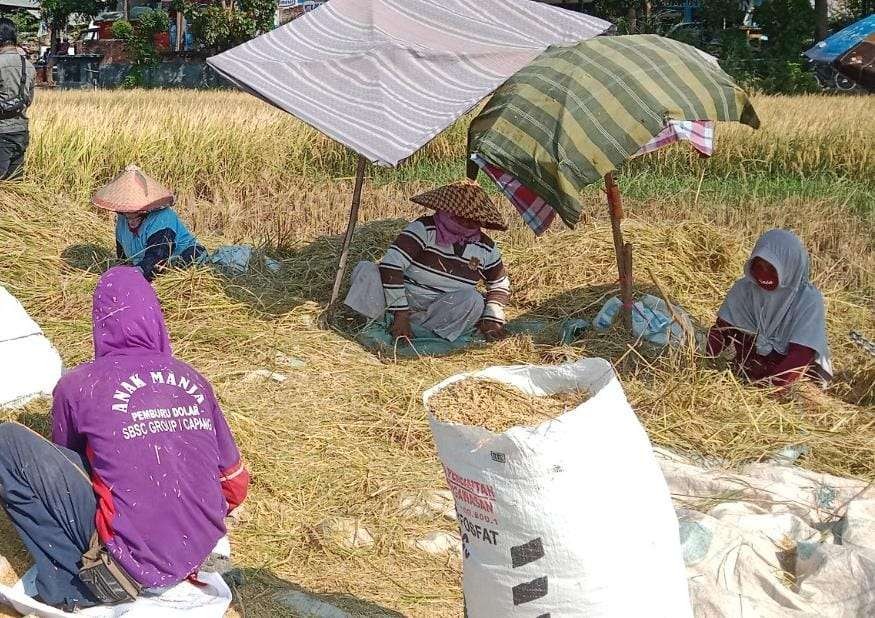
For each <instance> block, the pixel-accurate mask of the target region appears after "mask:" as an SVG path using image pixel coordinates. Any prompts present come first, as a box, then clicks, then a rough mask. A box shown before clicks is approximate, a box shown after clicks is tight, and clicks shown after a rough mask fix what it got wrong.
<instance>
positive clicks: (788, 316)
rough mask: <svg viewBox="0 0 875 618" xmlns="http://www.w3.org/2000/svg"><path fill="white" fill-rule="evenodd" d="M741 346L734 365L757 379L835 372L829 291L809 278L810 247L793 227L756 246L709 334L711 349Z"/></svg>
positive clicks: (782, 381) (821, 377) (777, 381)
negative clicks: (828, 322) (828, 336)
mask: <svg viewBox="0 0 875 618" xmlns="http://www.w3.org/2000/svg"><path fill="white" fill-rule="evenodd" d="M729 345H732V346H733V347H734V348H735V358H734V360H733V366H734V368H735V369H736V371H737V372H738V373H739V374H740V375H742V376H743V377H745V378H747V379H748V380H751V381H763V382H767V383H770V384H773V385H775V386H786V385H788V384H790V383H792V382H795V381H796V380H798V379H799V378H801V377H803V376H807V377H811V378H814V379H816V380H818V381H821V382H826V381H828V380H829V379H830V378H832V363H831V362H830V355H829V344H828V343H827V339H826V310H825V309H824V305H823V296H821V294H820V291H819V290H818V289H817V288H816V287H814V285H813V284H812V283H811V280H810V279H809V271H808V252H807V251H806V250H805V247H804V246H803V244H802V241H801V240H799V238H798V237H797V236H796V235H795V234H793V233H792V232H789V231H787V230H770V231H768V232H766V233H765V234H763V235H762V236H761V237H760V239H759V240H758V241H757V243H756V246H754V249H753V252H752V253H751V256H750V259H749V260H748V261H747V264H746V265H745V267H744V276H743V277H742V278H741V279H739V280H738V281H736V282H735V285H733V286H732V288H731V289H730V290H729V294H727V296H726V300H724V301H723V306H722V307H720V311H719V312H718V313H717V324H716V325H715V326H714V327H712V328H711V332H710V333H709V336H708V352H709V353H710V354H711V355H713V356H717V355H719V354H720V353H721V352H722V351H723V349H724V348H726V347H727V346H729Z"/></svg>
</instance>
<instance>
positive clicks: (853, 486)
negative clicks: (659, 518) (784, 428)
mask: <svg viewBox="0 0 875 618" xmlns="http://www.w3.org/2000/svg"><path fill="white" fill-rule="evenodd" d="M657 456H658V458H659V461H660V465H661V467H662V470H663V472H664V475H665V478H666V480H667V481H668V485H669V487H670V489H671V492H672V494H673V496H674V499H675V502H676V505H677V506H678V507H679V508H678V516H679V519H680V530H681V541H682V544H683V549H684V560H685V562H686V565H687V573H688V576H689V583H690V596H691V599H692V602H693V607H694V611H695V614H696V616H697V617H701V618H706V617H707V618H742V617H744V618H748V617H751V616H756V617H758V618H772V617H775V618H777V617H782V618H783V617H793V618H802V617H806V618H808V617H810V618H815V617H817V618H824V617H836V618H838V617H841V618H844V617H847V618H850V617H855V618H856V617H864V616H865V617H868V616H875V489H873V488H872V487H871V486H868V485H867V484H865V483H863V482H861V481H856V480H851V479H843V478H839V477H835V476H830V475H827V474H817V473H814V472H810V471H808V470H804V469H801V468H798V467H794V466H789V465H782V464H779V463H753V464H749V465H746V466H744V467H742V468H741V469H740V470H738V471H734V472H728V471H726V470H723V469H721V467H720V466H719V465H711V466H709V465H707V464H704V465H696V464H694V463H693V462H692V461H690V460H689V459H687V458H684V457H681V456H678V455H676V454H673V453H670V452H668V451H663V450H657Z"/></svg>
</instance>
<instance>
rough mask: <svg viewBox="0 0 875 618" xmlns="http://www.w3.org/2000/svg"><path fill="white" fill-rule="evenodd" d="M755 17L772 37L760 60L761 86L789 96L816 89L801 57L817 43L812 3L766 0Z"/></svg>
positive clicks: (769, 36)
mask: <svg viewBox="0 0 875 618" xmlns="http://www.w3.org/2000/svg"><path fill="white" fill-rule="evenodd" d="M753 17H754V21H756V23H757V24H758V25H759V27H760V28H762V31H763V34H765V35H766V36H767V37H768V44H767V46H766V47H765V49H764V53H763V56H762V58H761V59H760V61H759V69H758V77H759V83H758V86H759V87H761V88H762V89H764V90H766V91H769V92H784V93H788V94H795V93H800V92H810V91H813V90H816V89H817V83H816V81H815V79H814V76H813V75H812V74H811V73H809V72H807V71H806V70H805V68H804V65H803V62H802V58H801V54H802V52H803V51H804V50H805V49H806V48H807V47H808V46H809V45H811V44H812V43H813V40H812V34H813V33H814V25H815V15H814V9H813V8H812V7H811V4H810V2H809V0H766V2H764V3H763V4H761V5H760V6H758V7H757V8H756V9H755V10H754V15H753Z"/></svg>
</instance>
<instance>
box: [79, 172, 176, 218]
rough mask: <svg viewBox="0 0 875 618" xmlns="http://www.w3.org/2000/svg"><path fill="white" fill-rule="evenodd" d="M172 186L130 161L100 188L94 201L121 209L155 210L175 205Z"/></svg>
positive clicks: (115, 209)
mask: <svg viewBox="0 0 875 618" xmlns="http://www.w3.org/2000/svg"><path fill="white" fill-rule="evenodd" d="M174 202H175V198H174V197H173V194H172V193H171V192H170V190H169V189H167V188H165V187H163V186H162V185H160V184H159V183H158V182H156V181H155V180H153V179H151V178H149V177H148V176H147V175H146V174H145V173H143V170H141V169H140V168H139V167H137V166H136V165H129V166H127V167H126V168H125V171H124V172H122V173H121V174H119V175H118V176H116V178H115V179H114V180H113V181H112V182H110V183H109V184H108V185H106V186H105V187H103V188H102V189H100V190H98V191H97V193H95V194H94V197H92V198H91V203H92V204H94V205H95V206H97V207H98V208H105V209H106V210H111V211H113V212H118V213H132V212H151V211H153V210H159V209H161V208H167V207H169V206H173V204H174Z"/></svg>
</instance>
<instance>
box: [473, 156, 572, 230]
mask: <svg viewBox="0 0 875 618" xmlns="http://www.w3.org/2000/svg"><path fill="white" fill-rule="evenodd" d="M471 158H472V160H473V161H474V162H475V163H476V164H477V165H479V166H480V169H482V170H483V171H484V172H486V175H487V176H489V177H490V178H491V179H492V181H493V182H494V183H495V184H497V185H498V188H499V189H501V192H502V193H504V196H505V197H506V198H507V199H508V200H510V203H511V204H513V205H514V206H515V207H516V209H517V211H518V212H519V213H520V216H521V217H522V218H523V221H525V222H526V225H528V226H529V227H530V228H532V231H533V232H535V235H536V236H540V235H541V234H543V233H544V232H546V231H547V229H548V228H549V227H550V225H551V224H552V223H553V219H555V218H556V211H555V210H554V209H553V207H552V206H550V204H548V203H547V202H545V201H544V200H543V199H542V198H541V197H540V196H539V195H538V194H537V193H535V192H534V191H532V190H531V189H529V188H528V187H527V186H525V185H524V184H523V183H521V182H520V181H519V180H517V179H516V178H515V177H514V176H512V175H510V174H508V173H507V172H506V171H504V170H503V169H502V168H500V167H498V166H497V165H492V164H491V163H488V162H487V161H486V159H484V158H483V157H481V156H480V155H478V154H474V155H472V157H471Z"/></svg>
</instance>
